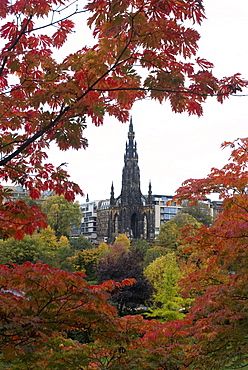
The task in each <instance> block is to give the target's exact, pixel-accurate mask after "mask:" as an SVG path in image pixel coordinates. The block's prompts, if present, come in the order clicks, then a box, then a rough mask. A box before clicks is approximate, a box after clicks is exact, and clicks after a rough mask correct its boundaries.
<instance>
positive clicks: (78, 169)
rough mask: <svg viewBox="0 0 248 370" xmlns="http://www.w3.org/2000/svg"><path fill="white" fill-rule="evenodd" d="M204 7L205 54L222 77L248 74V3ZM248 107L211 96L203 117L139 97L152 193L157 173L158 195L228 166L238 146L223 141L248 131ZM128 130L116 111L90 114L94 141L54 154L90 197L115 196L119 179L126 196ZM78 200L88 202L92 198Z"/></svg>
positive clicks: (136, 111)
mask: <svg viewBox="0 0 248 370" xmlns="http://www.w3.org/2000/svg"><path fill="white" fill-rule="evenodd" d="M204 6H205V9H206V16H207V19H206V20H205V21H204V22H203V24H202V25H201V26H200V27H199V28H198V30H199V32H200V35H201V40H200V42H199V56H201V57H203V58H206V59H207V60H209V61H211V62H213V63H214V65H215V69H214V74H215V75H216V76H217V77H219V78H220V77H224V76H231V75H232V74H234V73H237V72H239V73H241V74H242V75H243V77H244V78H246V79H248V42H247V35H248V2H247V1H245V0H235V1H234V0H206V1H204ZM71 45H72V44H71ZM244 94H248V91H247V90H246V91H244ZM247 109H248V96H244V97H238V96H233V97H230V98H229V99H228V100H226V101H225V102H224V104H222V105H221V104H220V103H217V102H216V101H215V99H214V98H209V99H208V100H207V102H206V103H205V104H204V115H203V117H201V118H198V117H192V116H191V117H189V116H188V115H187V114H175V113H172V112H171V109H170V105H169V104H168V103H166V104H162V105H160V104H159V103H158V102H153V101H139V102H137V103H135V105H134V107H133V109H132V111H131V115H132V118H133V125H134V131H135V138H136V141H137V148H138V154H139V166H140V174H141V191H142V193H143V194H147V190H148V184H149V180H151V183H152V190H153V193H154V194H166V195H173V194H174V192H175V190H176V189H177V188H178V187H179V186H180V185H181V183H182V182H183V181H184V180H186V179H189V178H202V177H205V176H206V175H207V174H208V173H209V172H210V169H211V168H212V167H217V168H220V167H222V166H223V165H224V164H225V163H226V162H227V160H228V157H229V154H230V152H229V151H228V150H227V149H225V150H221V149H220V145H221V143H222V142H223V141H229V140H234V139H236V138H238V137H246V136H247ZM127 133H128V124H122V123H120V122H118V121H117V120H116V119H113V118H108V117H106V118H105V121H104V124H103V125H102V126H101V127H95V126H93V125H92V123H91V122H90V121H87V129H86V130H85V136H86V137H87V139H88V141H89V147H88V148H87V149H86V150H79V151H69V152H63V153H61V152H59V151H58V150H57V149H53V150H52V151H51V153H50V159H51V161H52V162H53V163H54V164H55V165H59V164H60V163H62V162H67V163H68V166H67V170H68V172H69V174H70V175H71V179H72V180H73V181H75V182H77V183H78V184H79V185H80V186H81V188H82V190H83V191H84V193H85V195H86V194H87V193H88V194H89V199H90V201H92V200H99V199H106V198H109V194H110V187H111V183H112V181H113V182H114V189H115V196H118V195H119V194H120V190H121V177H122V168H123V164H124V151H125V143H126V140H127ZM77 200H78V201H79V202H80V203H83V202H84V201H85V197H78V198H77Z"/></svg>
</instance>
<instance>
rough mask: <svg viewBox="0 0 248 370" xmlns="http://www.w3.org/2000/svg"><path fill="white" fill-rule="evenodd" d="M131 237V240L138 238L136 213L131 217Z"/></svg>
mask: <svg viewBox="0 0 248 370" xmlns="http://www.w3.org/2000/svg"><path fill="white" fill-rule="evenodd" d="M131 237H132V238H133V239H137V238H138V218H137V214H136V213H133V214H132V217H131Z"/></svg>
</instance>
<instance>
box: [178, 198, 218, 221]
mask: <svg viewBox="0 0 248 370" xmlns="http://www.w3.org/2000/svg"><path fill="white" fill-rule="evenodd" d="M181 212H182V213H187V214H189V215H191V216H193V217H194V218H195V219H196V220H197V221H198V222H200V223H202V224H203V225H207V226H210V225H211V224H212V223H213V216H212V215H211V208H210V207H209V206H208V205H207V204H205V203H203V202H198V203H196V204H194V205H193V204H192V205H189V204H188V202H184V203H183V207H182V210H181Z"/></svg>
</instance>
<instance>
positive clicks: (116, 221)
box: [97, 119, 155, 243]
mask: <svg viewBox="0 0 248 370" xmlns="http://www.w3.org/2000/svg"><path fill="white" fill-rule="evenodd" d="M134 138H135V133H134V131H133V123H132V119H131V120H130V124H129V131H128V140H127V142H126V151H125V155H124V167H123V171H122V189H121V194H120V195H119V196H118V197H117V198H115V195H114V185H113V183H112V186H111V192H110V201H109V204H108V206H107V207H106V204H104V207H102V206H101V203H100V204H99V209H98V211H97V235H98V240H99V241H100V240H106V239H107V241H108V243H113V241H114V240H115V238H116V236H117V235H118V234H126V235H127V236H128V237H129V238H130V239H131V240H132V239H145V240H148V241H149V240H150V241H151V240H153V239H154V223H155V220H154V205H153V197H152V189H151V183H149V188H148V195H147V196H144V195H142V193H141V190H140V170H139V165H138V152H137V143H136V141H135V139H134Z"/></svg>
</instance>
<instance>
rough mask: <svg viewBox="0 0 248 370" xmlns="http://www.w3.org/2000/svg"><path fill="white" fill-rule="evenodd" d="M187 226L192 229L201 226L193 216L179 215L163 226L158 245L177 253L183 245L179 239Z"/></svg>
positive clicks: (157, 241)
mask: <svg viewBox="0 0 248 370" xmlns="http://www.w3.org/2000/svg"><path fill="white" fill-rule="evenodd" d="M187 225H189V226H191V227H192V229H197V228H199V227H200V226H201V224H200V223H199V222H198V221H197V220H196V219H195V218H194V217H193V216H191V215H189V214H187V213H181V212H180V213H178V214H177V215H176V216H174V217H173V218H172V219H171V220H169V221H167V222H165V223H164V224H163V225H161V227H160V231H159V234H158V238H157V240H156V243H157V244H158V245H159V246H161V247H164V248H166V249H167V250H169V251H176V250H177V248H178V246H179V245H180V244H182V242H181V241H180V240H179V237H180V236H182V229H183V227H184V226H187Z"/></svg>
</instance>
